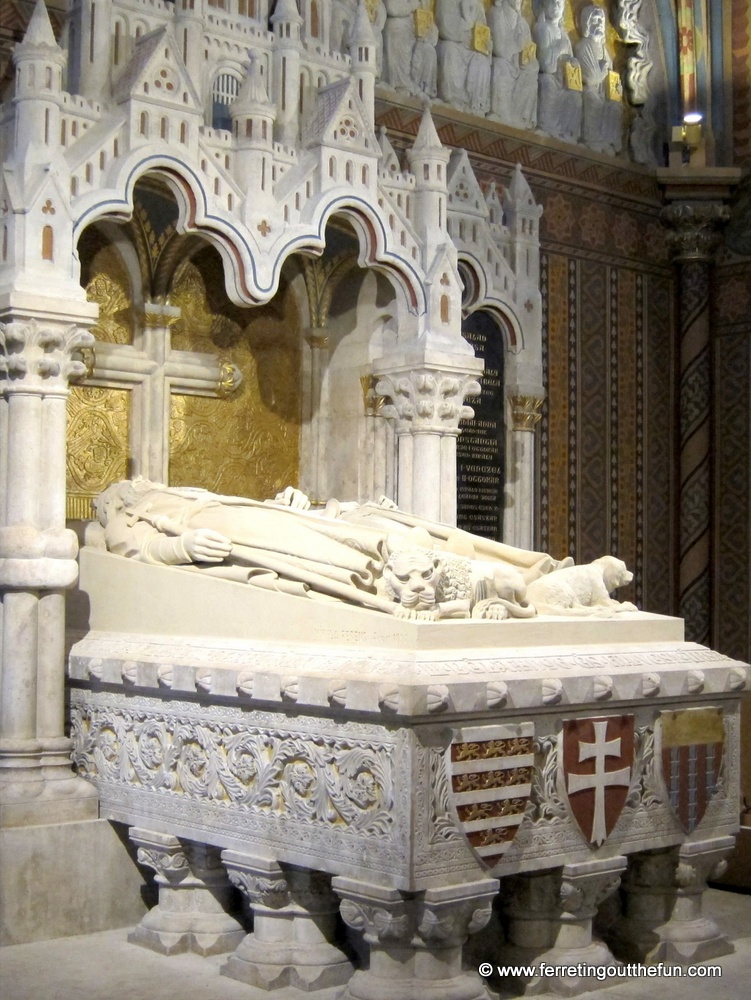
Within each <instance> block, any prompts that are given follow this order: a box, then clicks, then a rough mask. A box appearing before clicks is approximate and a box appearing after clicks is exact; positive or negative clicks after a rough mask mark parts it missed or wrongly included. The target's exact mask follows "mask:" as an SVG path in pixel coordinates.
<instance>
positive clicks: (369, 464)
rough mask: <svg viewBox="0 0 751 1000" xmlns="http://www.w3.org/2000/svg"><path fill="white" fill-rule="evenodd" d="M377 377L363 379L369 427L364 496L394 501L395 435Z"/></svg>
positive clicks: (364, 449) (365, 434)
mask: <svg viewBox="0 0 751 1000" xmlns="http://www.w3.org/2000/svg"><path fill="white" fill-rule="evenodd" d="M377 381H378V380H377V379H376V378H375V377H374V376H373V375H362V376H361V377H360V388H361V389H362V402H363V412H364V414H365V426H364V429H363V439H362V441H361V465H360V477H359V482H360V496H363V497H368V498H369V499H373V500H375V499H377V498H378V497H380V496H387V497H392V496H394V491H395V482H394V464H395V463H394V454H393V451H394V432H393V428H392V426H391V421H389V420H386V419H385V418H384V415H383V408H384V404H385V403H386V400H385V398H384V397H383V396H379V395H378V393H377V392H376V389H375V387H376V382H377Z"/></svg>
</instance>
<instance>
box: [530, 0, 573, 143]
mask: <svg viewBox="0 0 751 1000" xmlns="http://www.w3.org/2000/svg"><path fill="white" fill-rule="evenodd" d="M564 6H565V3H564V0H542V3H541V6H540V12H539V15H538V17H537V21H536V22H535V26H534V30H533V36H534V39H535V42H536V43H537V58H538V60H539V63H540V79H539V105H538V115H537V119H538V125H539V127H540V129H541V130H542V131H543V132H547V133H548V134H549V135H553V136H555V137H556V138H558V139H562V140H563V141H564V142H578V141H579V136H580V134H581V109H582V95H581V91H582V79H581V67H580V66H579V63H578V61H577V60H576V59H575V58H574V52H573V49H572V48H571V42H570V40H569V37H568V33H567V32H566V28H565V27H564V24H563V11H564Z"/></svg>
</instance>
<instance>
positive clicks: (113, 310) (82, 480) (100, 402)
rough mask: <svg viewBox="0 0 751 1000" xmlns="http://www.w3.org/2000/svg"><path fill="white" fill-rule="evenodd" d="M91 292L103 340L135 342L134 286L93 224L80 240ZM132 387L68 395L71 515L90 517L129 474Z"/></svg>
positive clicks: (78, 389)
mask: <svg viewBox="0 0 751 1000" xmlns="http://www.w3.org/2000/svg"><path fill="white" fill-rule="evenodd" d="M79 254H80V257H81V277H82V280H83V282H84V283H85V287H86V297H87V298H88V300H89V301H90V302H96V303H97V304H98V305H99V318H98V320H97V323H96V325H95V326H94V327H93V328H92V333H93V334H94V336H95V337H96V339H97V340H98V341H104V342H106V343H110V344H132V343H133V329H134V307H133V289H132V287H131V281H130V276H129V274H128V270H127V268H126V266H125V262H124V261H123V258H122V256H121V255H120V253H119V251H118V250H117V248H116V247H115V246H114V245H113V244H112V243H110V242H109V241H108V240H107V238H106V237H105V236H104V235H103V234H102V233H100V232H99V230H97V229H96V227H91V228H90V229H87V230H86V232H85V233H84V234H83V236H82V237H81V241H80V243H79ZM130 411H131V393H130V392H129V391H128V390H125V389H112V388H94V387H93V386H73V387H72V390H71V394H70V396H69V399H68V426H67V460H66V462H67V504H66V506H67V516H68V517H69V518H84V519H86V518H90V517H91V516H92V510H91V500H92V498H93V497H95V496H96V495H97V493H100V492H101V491H102V490H103V489H104V488H105V487H106V486H109V484H110V483H111V482H114V481H115V480H117V479H123V478H125V477H126V476H127V475H128V457H129V424H130Z"/></svg>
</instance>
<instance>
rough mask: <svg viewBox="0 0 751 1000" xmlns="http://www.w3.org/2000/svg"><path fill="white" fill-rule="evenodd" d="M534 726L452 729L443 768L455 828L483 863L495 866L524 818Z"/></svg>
mask: <svg viewBox="0 0 751 1000" xmlns="http://www.w3.org/2000/svg"><path fill="white" fill-rule="evenodd" d="M534 732H535V729H534V724H533V723H531V722H523V723H521V724H519V725H502V726H498V725H496V726H472V727H467V728H463V729H458V730H455V732H454V738H453V740H452V741H451V745H450V747H449V751H448V753H447V754H446V764H447V768H448V772H449V787H450V790H451V803H452V805H453V807H454V809H455V810H456V814H457V819H458V823H459V826H460V827H461V829H462V831H463V833H464V835H465V836H466V838H467V840H468V841H469V844H470V847H471V848H472V850H473V851H474V852H475V854H476V855H477V857H478V858H479V859H480V861H481V862H482V864H483V865H486V866H487V867H488V868H491V867H492V866H493V865H495V864H497V863H498V862H499V861H500V860H501V858H502V857H503V855H504V854H505V853H506V851H507V850H508V848H509V846H510V845H511V841H512V840H513V839H514V837H515V836H516V832H517V830H518V829H519V826H520V825H521V822H522V820H523V819H524V811H525V809H526V807H527V802H528V801H529V797H530V795H531V792H532V774H533V771H534V766H535V756H534V747H533V738H534Z"/></svg>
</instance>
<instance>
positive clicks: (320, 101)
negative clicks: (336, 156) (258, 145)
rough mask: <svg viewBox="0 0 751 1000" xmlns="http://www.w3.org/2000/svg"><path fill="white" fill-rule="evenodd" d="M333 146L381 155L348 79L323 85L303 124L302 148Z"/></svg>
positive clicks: (361, 106) (365, 153) (368, 154)
mask: <svg viewBox="0 0 751 1000" xmlns="http://www.w3.org/2000/svg"><path fill="white" fill-rule="evenodd" d="M319 144H320V145H323V146H329V147H330V146H334V147H336V148H338V149H342V150H346V151H347V152H355V153H360V154H364V155H366V156H373V157H379V158H380V156H381V147H380V146H379V145H378V140H377V139H376V135H375V132H374V131H373V129H372V127H371V126H370V124H369V123H368V119H367V115H366V114H365V109H364V107H363V105H362V102H361V101H360V98H359V97H358V96H357V90H356V88H355V86H354V84H353V81H352V80H350V79H345V80H338V81H337V82H336V83H332V84H329V86H328V87H322V88H321V89H320V90H319V91H318V97H317V100H316V103H315V107H314V109H313V113H312V115H311V116H310V118H308V120H307V121H306V122H305V123H304V124H303V145H304V146H305V147H308V148H309V147H311V146H317V145H319Z"/></svg>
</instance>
